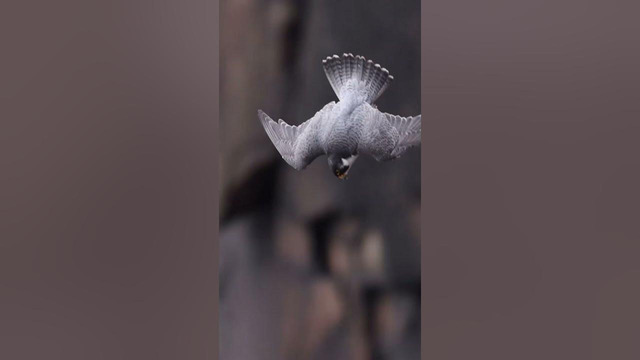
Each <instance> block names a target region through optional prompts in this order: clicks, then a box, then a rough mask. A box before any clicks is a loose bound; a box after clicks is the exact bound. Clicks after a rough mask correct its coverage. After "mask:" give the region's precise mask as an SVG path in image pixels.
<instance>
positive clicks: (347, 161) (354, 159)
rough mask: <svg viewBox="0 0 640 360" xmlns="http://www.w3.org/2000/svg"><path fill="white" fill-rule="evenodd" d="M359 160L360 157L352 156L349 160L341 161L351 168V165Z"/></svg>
mask: <svg viewBox="0 0 640 360" xmlns="http://www.w3.org/2000/svg"><path fill="white" fill-rule="evenodd" d="M357 158H358V155H351V156H349V157H348V158H346V159H341V160H342V163H343V164H344V165H346V166H349V167H351V165H353V163H354V162H356V159H357Z"/></svg>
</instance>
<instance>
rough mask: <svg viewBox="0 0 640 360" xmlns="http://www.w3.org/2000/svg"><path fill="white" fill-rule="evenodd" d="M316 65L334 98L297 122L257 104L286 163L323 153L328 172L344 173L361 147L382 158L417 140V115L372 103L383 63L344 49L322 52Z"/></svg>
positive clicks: (384, 77)
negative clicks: (323, 55)
mask: <svg viewBox="0 0 640 360" xmlns="http://www.w3.org/2000/svg"><path fill="white" fill-rule="evenodd" d="M322 65H323V68H324V71H325V74H326V76H327V79H328V80H329V83H330V84H331V87H332V88H333V90H334V92H335V93H336V95H337V96H338V99H339V101H338V102H337V103H336V102H333V101H332V102H330V103H328V104H327V105H325V106H324V107H323V108H322V109H321V110H320V111H318V112H317V113H316V114H315V115H314V116H313V117H312V118H311V119H309V120H307V121H305V122H304V123H302V124H300V125H298V126H294V125H289V124H287V123H286V122H284V121H283V120H278V122H275V121H274V120H272V119H271V118H270V117H269V116H268V115H267V114H266V113H264V112H263V111H262V110H258V118H259V119H260V121H261V123H262V125H263V127H264V129H265V131H266V133H267V135H268V136H269V139H271V142H273V144H274V146H275V147H276V149H277V150H278V152H279V153H280V155H281V156H282V158H283V159H284V160H285V161H286V162H287V163H288V164H289V165H291V166H292V167H293V168H294V169H296V170H302V169H304V168H305V167H306V166H307V165H309V164H310V163H311V162H312V161H313V160H314V159H316V158H317V157H318V156H320V155H327V158H328V161H329V166H330V167H331V170H332V171H333V173H334V174H335V175H336V176H337V177H338V178H340V179H344V178H346V175H347V173H348V172H349V170H350V169H351V166H352V165H353V162H355V160H356V159H357V157H358V155H359V154H361V153H364V154H369V155H371V156H372V157H373V158H374V159H376V160H377V161H388V160H393V159H396V158H398V157H400V156H401V155H402V154H403V153H404V152H405V151H406V150H407V149H409V148H411V147H414V146H418V145H420V137H421V128H422V116H421V115H417V116H409V117H402V116H398V115H392V114H388V113H383V112H381V111H379V110H378V109H377V108H376V107H375V106H374V105H373V103H374V102H375V101H376V100H377V99H378V98H379V97H380V95H382V93H383V92H384V91H385V90H386V89H387V87H388V86H389V84H390V83H391V82H392V81H393V76H391V75H390V74H389V71H388V70H387V69H385V68H383V67H381V66H380V65H379V64H375V63H373V62H372V61H371V60H367V59H365V58H364V57H363V56H359V55H356V56H354V55H353V54H346V53H345V54H343V55H342V57H339V56H338V55H333V56H330V57H327V58H326V59H324V60H323V61H322Z"/></svg>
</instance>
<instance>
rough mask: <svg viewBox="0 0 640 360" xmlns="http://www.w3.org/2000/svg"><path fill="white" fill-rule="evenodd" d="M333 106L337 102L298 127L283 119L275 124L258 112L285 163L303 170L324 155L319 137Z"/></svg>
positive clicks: (330, 104) (331, 103)
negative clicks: (323, 123) (324, 121)
mask: <svg viewBox="0 0 640 360" xmlns="http://www.w3.org/2000/svg"><path fill="white" fill-rule="evenodd" d="M333 105H335V102H330V103H329V104H327V105H325V106H324V107H323V108H322V109H321V110H320V111H318V112H317V113H316V114H315V115H314V116H313V117H312V118H311V119H309V120H307V121H305V122H303V123H302V124H300V125H298V126H295V125H289V124H287V123H286V122H284V121H283V120H282V119H280V120H278V122H275V121H273V120H272V119H271V118H270V117H269V115H267V114H265V113H264V112H263V111H262V110H258V118H259V119H260V122H261V123H262V126H263V127H264V129H265V131H266V132H267V135H268V136H269V139H271V142H272V143H273V145H274V146H275V147H276V149H277V150H278V152H279V153H280V155H281V156H282V158H283V159H284V161H286V162H287V164H289V165H291V167H293V168H294V169H296V170H302V169H304V168H305V167H307V165H309V164H310V163H311V162H312V161H313V160H315V158H317V157H318V156H320V155H322V154H324V148H323V147H322V144H321V143H320V139H319V136H318V135H319V132H320V127H321V125H322V122H323V120H324V119H325V118H326V117H327V116H328V115H329V113H330V110H331V108H333Z"/></svg>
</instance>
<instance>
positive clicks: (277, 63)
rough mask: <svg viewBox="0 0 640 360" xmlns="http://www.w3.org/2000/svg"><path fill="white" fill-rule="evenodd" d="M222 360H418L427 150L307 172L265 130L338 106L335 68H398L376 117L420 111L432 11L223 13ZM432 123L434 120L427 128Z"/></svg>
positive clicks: (315, 4) (364, 5)
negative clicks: (423, 35) (331, 59)
mask: <svg viewBox="0 0 640 360" xmlns="http://www.w3.org/2000/svg"><path fill="white" fill-rule="evenodd" d="M220 9H221V17H220V18H221V61H220V64H221V68H220V79H221V84H220V88H221V120H220V134H222V135H221V139H220V140H221V144H222V148H221V177H222V178H221V184H222V185H221V189H220V190H221V199H222V200H221V204H220V210H221V214H222V217H221V223H220V232H221V235H222V236H221V239H220V241H221V243H220V257H221V258H220V277H221V279H220V280H221V281H220V287H221V288H220V324H219V325H220V347H221V350H220V354H219V355H220V358H221V359H223V360H231V359H233V360H242V359H251V360H254V359H362V360H365V359H372V358H375V359H418V357H419V354H420V348H419V338H420V336H419V329H420V322H419V316H420V309H419V295H420V251H419V250H420V249H419V247H420V239H419V237H420V222H419V213H420V151H419V149H413V150H410V151H409V152H408V153H406V154H405V155H404V156H403V157H402V158H401V159H399V160H397V161H393V162H388V163H377V162H375V161H374V160H373V159H370V158H368V157H365V156H361V157H360V158H359V159H358V162H356V164H355V165H354V168H353V169H352V171H351V172H350V177H349V180H347V181H339V180H338V179H336V178H335V176H334V175H333V174H332V173H331V171H330V170H329V168H328V166H327V161H326V158H325V157H320V158H318V159H317V160H316V161H315V162H314V163H312V164H311V165H310V166H309V167H308V168H307V169H306V170H304V171H301V172H297V171H295V170H293V169H292V168H290V167H288V165H287V164H286V163H285V162H284V160H282V159H281V158H280V157H279V155H278V153H277V151H276V150H275V148H274V147H273V145H272V144H271V142H270V141H269V139H268V137H267V135H266V134H265V132H264V129H263V128H262V126H261V125H260V123H259V121H258V119H257V110H258V109H263V110H264V111H265V112H267V113H268V114H269V115H271V116H272V117H273V118H275V119H277V118H282V119H284V120H286V121H287V122H289V123H291V124H296V125H297V124H300V123H302V122H303V121H305V120H306V119H308V118H309V117H311V116H313V114H315V112H316V111H318V110H319V109H320V108H321V107H322V106H323V105H325V104H326V103H328V102H330V101H333V100H337V98H336V96H335V94H334V93H333V91H332V89H331V86H330V85H329V82H328V81H327V79H326V77H325V74H324V72H323V70H322V65H321V64H322V59H323V58H324V57H326V56H329V55H332V54H342V53H344V52H350V53H353V54H358V55H362V56H365V57H366V58H368V59H371V60H373V61H375V62H377V63H380V64H381V65H382V66H384V67H385V68H387V69H388V70H389V71H390V72H391V74H392V75H394V77H395V81H394V82H393V84H392V85H391V86H390V87H389V88H388V89H387V91H386V92H385V93H384V94H383V95H382V96H381V97H380V99H378V101H377V102H376V104H377V105H378V107H379V109H380V110H382V111H385V112H389V113H394V114H398V115H404V116H409V115H416V114H420V113H421V109H420V35H419V29H420V2H419V1H417V0H411V1H382V0H378V1H366V0H357V1H348V2H347V1H339V0H327V1H300V0H298V1H293V0H271V1H267V0H262V1H256V0H226V1H221V4H220ZM427 121H428V119H427Z"/></svg>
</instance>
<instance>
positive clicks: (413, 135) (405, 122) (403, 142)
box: [384, 113, 422, 157]
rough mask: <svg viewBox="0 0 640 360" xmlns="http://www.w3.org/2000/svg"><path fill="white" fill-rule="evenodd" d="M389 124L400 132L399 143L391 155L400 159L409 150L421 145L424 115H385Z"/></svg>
mask: <svg viewBox="0 0 640 360" xmlns="http://www.w3.org/2000/svg"><path fill="white" fill-rule="evenodd" d="M384 116H385V117H386V118H387V121H389V124H391V126H393V127H394V128H395V129H396V130H397V131H398V135H399V137H398V143H397V144H396V147H395V149H393V151H392V153H391V155H392V156H393V157H398V156H400V155H402V153H404V152H405V151H406V150H407V149H409V148H411V147H414V146H418V145H420V139H421V137H422V115H417V116H408V117H402V116H398V115H392V114H387V113H384Z"/></svg>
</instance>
